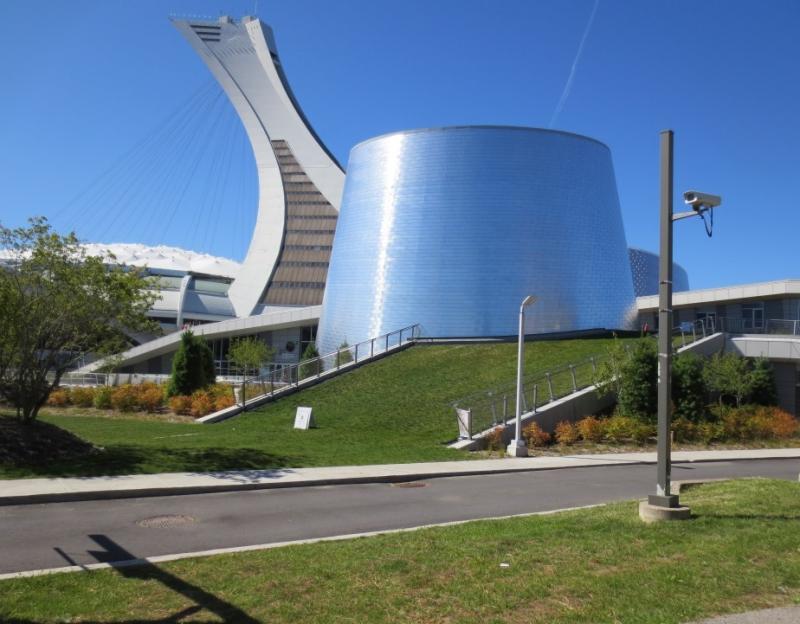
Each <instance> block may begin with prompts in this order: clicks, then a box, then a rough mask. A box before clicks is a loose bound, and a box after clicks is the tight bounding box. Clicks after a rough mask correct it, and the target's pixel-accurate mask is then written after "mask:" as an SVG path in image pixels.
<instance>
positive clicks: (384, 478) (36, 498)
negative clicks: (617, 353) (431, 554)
mask: <svg viewBox="0 0 800 624" xmlns="http://www.w3.org/2000/svg"><path fill="white" fill-rule="evenodd" d="M792 450H795V449H792ZM571 457H579V456H571ZM775 459H779V460H783V459H785V460H797V459H800V448H798V449H796V453H795V454H794V455H792V456H789V457H739V458H735V457H734V458H729V457H718V458H699V459H682V460H673V461H674V463H681V464H690V463H695V464H696V463H713V462H719V461H764V460H775ZM475 463H477V464H480V461H479V460H477V461H476V462H475ZM656 463H657V461H656V459H655V458H654V459H635V460H634V459H630V460H614V459H613V457H609V459H608V460H607V461H606V462H603V461H597V462H596V463H593V464H592V465H591V466H587V465H585V464H580V465H574V466H569V465H566V466H520V467H518V468H515V467H513V466H509V467H503V468H481V467H480V466H479V465H478V466H476V467H475V468H474V469H461V470H448V471H442V472H439V471H430V470H429V471H426V472H416V473H410V474H383V475H381V474H378V475H360V476H350V477H324V478H309V479H305V480H296V481H283V482H281V481H261V482H254V483H252V482H251V483H220V484H202V485H184V486H181V485H178V486H169V487H168V486H160V487H143V488H128V489H107V490H89V491H73V492H47V493H42V494H21V495H11V496H2V495H0V507H3V506H10V505H35V504H44V503H63V502H77V501H90V500H114V499H126V498H146V497H155V496H185V495H190V494H213V493H216V492H220V493H225V492H244V491H250V490H274V489H285V488H301V487H319V486H326V485H358V484H367V483H404V482H410V481H420V480H422V479H441V478H447V477H470V476H482V475H491V474H513V473H521V472H539V471H545V470H548V471H549V470H574V469H576V468H587V467H598V468H599V467H625V466H642V465H655V464H656ZM231 474H235V472H232V473H231ZM0 484H2V481H0Z"/></svg>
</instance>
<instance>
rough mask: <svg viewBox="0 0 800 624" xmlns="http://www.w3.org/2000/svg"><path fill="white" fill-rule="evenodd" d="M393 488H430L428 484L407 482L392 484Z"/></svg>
mask: <svg viewBox="0 0 800 624" xmlns="http://www.w3.org/2000/svg"><path fill="white" fill-rule="evenodd" d="M392 487H399V488H418V487H428V484H427V483H423V482H422V481H406V482H404V483H392Z"/></svg>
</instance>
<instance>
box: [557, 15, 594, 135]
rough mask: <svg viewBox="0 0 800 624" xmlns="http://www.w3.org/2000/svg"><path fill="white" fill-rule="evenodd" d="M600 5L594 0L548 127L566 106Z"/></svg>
mask: <svg viewBox="0 0 800 624" xmlns="http://www.w3.org/2000/svg"><path fill="white" fill-rule="evenodd" d="M599 6H600V0H594V7H593V8H592V14H591V15H590V16H589V21H588V22H587V23H586V30H584V31H583V37H581V42H580V44H579V45H578V52H577V54H575V60H574V61H572V69H570V70H569V78H567V84H565V85H564V91H563V93H562V94H561V99H560V100H559V101H558V105H557V106H556V109H555V110H554V111H553V116H552V117H551V118H550V125H549V126H548V128H552V127H553V125H554V124H555V123H556V119H558V116H559V115H560V114H561V111H562V109H563V108H564V104H566V102H567V98H568V97H569V92H570V90H571V89H572V81H573V79H574V78H575V70H576V69H577V67H578V61H580V60H581V53H582V52H583V44H584V43H586V39H587V38H588V37H589V31H590V30H591V29H592V24H593V23H594V16H595V14H596V13H597V7H599Z"/></svg>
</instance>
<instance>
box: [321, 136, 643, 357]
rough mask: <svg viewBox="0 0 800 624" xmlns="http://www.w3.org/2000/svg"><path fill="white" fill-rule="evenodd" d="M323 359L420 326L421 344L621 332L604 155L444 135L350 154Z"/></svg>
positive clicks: (619, 254)
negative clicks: (523, 319)
mask: <svg viewBox="0 0 800 624" xmlns="http://www.w3.org/2000/svg"><path fill="white" fill-rule="evenodd" d="M347 172H348V173H347V178H346V181H345V189H344V195H343V199H342V208H341V212H340V216H339V222H338V226H337V229H336V236H335V239H334V245H333V252H332V255H331V265H330V269H329V273H328V284H327V288H326V291H325V297H324V301H323V312H322V318H321V321H320V330H319V341H318V342H319V349H320V352H321V353H325V352H329V351H332V350H334V349H335V348H337V347H338V346H339V345H340V344H341V343H342V342H343V341H345V340H346V341H347V342H348V343H349V344H351V345H352V344H354V343H356V342H358V341H361V340H365V339H367V338H370V337H374V336H378V335H381V334H383V333H386V332H389V331H393V330H396V329H399V328H401V327H404V326H407V325H411V324H414V323H420V324H421V325H422V326H423V335H426V336H437V337H461V336H471V337H475V336H503V335H513V334H516V332H517V313H518V308H519V304H520V301H521V300H522V299H523V298H524V297H525V296H526V295H527V294H534V295H536V296H537V297H538V302H537V303H536V304H535V306H534V307H533V308H531V309H529V311H528V316H527V324H526V331H527V332H528V333H546V332H559V331H570V330H579V329H588V328H597V327H604V328H622V327H626V326H628V324H629V320H628V319H629V315H630V314H631V310H633V305H634V297H633V287H632V283H631V270H630V264H629V261H628V251H627V245H626V241H625V233H624V230H623V225H622V218H621V214H620V209H619V200H618V197H617V189H616V182H615V179H614V170H613V166H612V163H611V154H610V152H609V149H608V148H607V147H606V146H605V145H603V144H602V143H599V142H597V141H595V140H593V139H589V138H586V137H581V136H577V135H572V134H567V133H563V132H554V131H548V130H539V129H533V128H512V127H452V128H438V129H426V130H415V131H408V132H399V133H395V134H389V135H384V136H380V137H377V138H374V139H371V140H368V141H365V142H363V143H361V144H359V145H357V146H356V147H355V148H353V150H352V152H351V154H350V161H349V164H348V168H347Z"/></svg>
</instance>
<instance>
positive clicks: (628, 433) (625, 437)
mask: <svg viewBox="0 0 800 624" xmlns="http://www.w3.org/2000/svg"><path fill="white" fill-rule="evenodd" d="M638 429H639V423H638V422H637V421H636V419H634V418H630V417H628V416H621V415H619V414H617V415H614V416H612V417H611V418H609V419H608V420H607V421H606V439H607V440H609V441H611V442H617V443H619V442H627V441H629V440H634V439H636V437H637V435H638V434H639V431H638Z"/></svg>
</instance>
